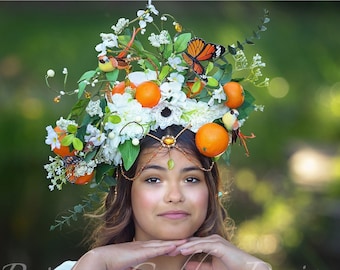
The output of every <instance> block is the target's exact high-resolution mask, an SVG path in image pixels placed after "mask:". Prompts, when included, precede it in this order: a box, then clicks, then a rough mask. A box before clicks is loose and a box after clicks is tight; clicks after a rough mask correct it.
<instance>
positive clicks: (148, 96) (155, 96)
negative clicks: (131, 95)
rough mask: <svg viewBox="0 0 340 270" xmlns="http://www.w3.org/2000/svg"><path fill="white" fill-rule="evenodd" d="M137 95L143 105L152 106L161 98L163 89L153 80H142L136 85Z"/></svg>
mask: <svg viewBox="0 0 340 270" xmlns="http://www.w3.org/2000/svg"><path fill="white" fill-rule="evenodd" d="M135 97H136V99H137V101H138V102H139V103H140V104H142V106H143V107H148V108H152V107H154V106H156V105H157V104H158V102H159V100H160V99H161V89H160V88H159V86H158V85H157V84H156V83H154V82H152V81H146V82H142V83H141V84H139V85H138V86H137V87H136V96H135Z"/></svg>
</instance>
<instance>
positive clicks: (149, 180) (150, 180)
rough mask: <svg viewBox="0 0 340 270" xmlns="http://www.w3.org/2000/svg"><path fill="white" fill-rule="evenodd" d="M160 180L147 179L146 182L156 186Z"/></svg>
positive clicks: (155, 178) (154, 178)
mask: <svg viewBox="0 0 340 270" xmlns="http://www.w3.org/2000/svg"><path fill="white" fill-rule="evenodd" d="M160 181H161V180H160V179H159V178H157V177H150V178H148V179H145V182H147V183H150V184H156V183H160Z"/></svg>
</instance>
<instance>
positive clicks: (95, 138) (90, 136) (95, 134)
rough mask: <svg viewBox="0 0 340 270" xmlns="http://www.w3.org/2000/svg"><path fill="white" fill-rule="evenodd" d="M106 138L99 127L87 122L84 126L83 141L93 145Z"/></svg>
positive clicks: (98, 144) (100, 142) (99, 143)
mask: <svg viewBox="0 0 340 270" xmlns="http://www.w3.org/2000/svg"><path fill="white" fill-rule="evenodd" d="M105 139H106V136H105V134H104V133H102V132H101V131H100V130H99V129H97V128H96V127H94V126H92V125H91V124H88V125H87V127H86V135H85V137H84V140H85V142H90V143H92V144H93V145H94V146H100V145H101V144H102V143H103V142H104V141H105Z"/></svg>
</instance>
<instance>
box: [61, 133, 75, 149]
mask: <svg viewBox="0 0 340 270" xmlns="http://www.w3.org/2000/svg"><path fill="white" fill-rule="evenodd" d="M74 138H75V137H74V134H68V135H66V136H65V137H64V138H63V139H62V140H61V145H63V146H69V145H71V143H72V141H73V139H74Z"/></svg>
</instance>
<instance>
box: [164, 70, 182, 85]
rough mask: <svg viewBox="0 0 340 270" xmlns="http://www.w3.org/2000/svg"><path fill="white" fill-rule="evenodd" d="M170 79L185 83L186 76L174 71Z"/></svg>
mask: <svg viewBox="0 0 340 270" xmlns="http://www.w3.org/2000/svg"><path fill="white" fill-rule="evenodd" d="M168 80H169V81H170V82H177V83H179V84H181V85H182V84H183V83H184V80H185V78H184V76H183V75H182V74H179V73H177V72H172V73H171V74H170V76H169V77H168Z"/></svg>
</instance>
